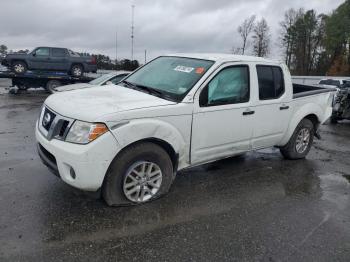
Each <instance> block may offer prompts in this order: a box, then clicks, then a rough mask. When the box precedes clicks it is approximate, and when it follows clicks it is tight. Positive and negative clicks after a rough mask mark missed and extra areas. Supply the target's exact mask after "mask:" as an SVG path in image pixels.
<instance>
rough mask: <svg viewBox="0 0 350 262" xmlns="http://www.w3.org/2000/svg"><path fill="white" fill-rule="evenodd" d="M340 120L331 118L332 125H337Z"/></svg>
mask: <svg viewBox="0 0 350 262" xmlns="http://www.w3.org/2000/svg"><path fill="white" fill-rule="evenodd" d="M337 123H338V118H337V117H336V116H331V124H337Z"/></svg>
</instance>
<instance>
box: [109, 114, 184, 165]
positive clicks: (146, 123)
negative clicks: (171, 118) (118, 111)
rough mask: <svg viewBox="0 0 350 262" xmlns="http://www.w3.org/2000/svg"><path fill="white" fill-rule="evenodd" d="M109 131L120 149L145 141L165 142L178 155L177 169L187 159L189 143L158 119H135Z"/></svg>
mask: <svg viewBox="0 0 350 262" xmlns="http://www.w3.org/2000/svg"><path fill="white" fill-rule="evenodd" d="M110 128H111V131H112V133H113V135H114V137H115V138H116V140H117V141H118V143H119V145H120V149H123V148H125V147H127V146H128V145H130V144H132V143H135V142H137V141H140V140H145V139H158V140H161V141H164V142H167V143H168V144H169V145H170V146H171V147H172V148H173V149H174V151H175V153H177V154H178V155H179V168H180V167H181V166H185V165H186V164H185V163H187V162H188V159H189V143H186V140H185V139H184V137H183V135H182V134H181V132H180V131H179V130H178V129H177V128H176V127H174V126H173V125H171V124H169V123H167V122H165V121H162V120H158V119H135V120H130V121H126V122H121V124H116V125H115V128H114V127H113V125H111V127H110Z"/></svg>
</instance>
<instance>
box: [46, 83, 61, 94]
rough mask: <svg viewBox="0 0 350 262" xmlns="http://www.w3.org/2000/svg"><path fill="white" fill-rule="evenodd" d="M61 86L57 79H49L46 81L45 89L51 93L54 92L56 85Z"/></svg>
mask: <svg viewBox="0 0 350 262" xmlns="http://www.w3.org/2000/svg"><path fill="white" fill-rule="evenodd" d="M59 86H61V82H60V81H58V80H50V81H48V82H47V83H46V90H47V91H48V92H49V93H51V94H53V93H55V92H56V87H59Z"/></svg>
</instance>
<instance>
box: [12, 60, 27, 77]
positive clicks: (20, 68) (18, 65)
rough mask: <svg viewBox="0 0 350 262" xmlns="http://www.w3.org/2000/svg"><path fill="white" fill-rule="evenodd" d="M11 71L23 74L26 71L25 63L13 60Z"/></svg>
mask: <svg viewBox="0 0 350 262" xmlns="http://www.w3.org/2000/svg"><path fill="white" fill-rule="evenodd" d="M11 69H12V71H13V72H14V73H16V74H20V75H22V74H24V73H25V72H27V69H28V68H27V64H26V63H24V62H22V61H14V62H13V63H12V67H11Z"/></svg>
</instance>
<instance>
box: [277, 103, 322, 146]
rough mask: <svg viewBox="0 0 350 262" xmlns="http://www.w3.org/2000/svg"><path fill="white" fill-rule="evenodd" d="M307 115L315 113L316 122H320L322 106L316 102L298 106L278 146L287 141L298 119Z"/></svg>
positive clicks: (298, 121)
mask: <svg viewBox="0 0 350 262" xmlns="http://www.w3.org/2000/svg"><path fill="white" fill-rule="evenodd" d="M308 115H315V116H316V117H317V120H318V122H321V119H323V118H324V117H323V115H324V112H323V110H322V108H321V107H320V106H319V105H317V104H314V103H308V104H305V105H303V106H302V107H300V108H298V110H297V111H296V112H295V113H294V115H293V116H292V118H291V121H290V123H289V125H288V129H287V132H286V134H285V135H284V137H283V139H282V141H281V143H280V145H279V146H284V145H285V144H287V143H288V141H289V139H290V138H291V136H292V135H293V133H294V130H295V129H296V127H297V126H298V124H299V123H300V121H301V120H303V119H304V118H305V117H306V116H308Z"/></svg>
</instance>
